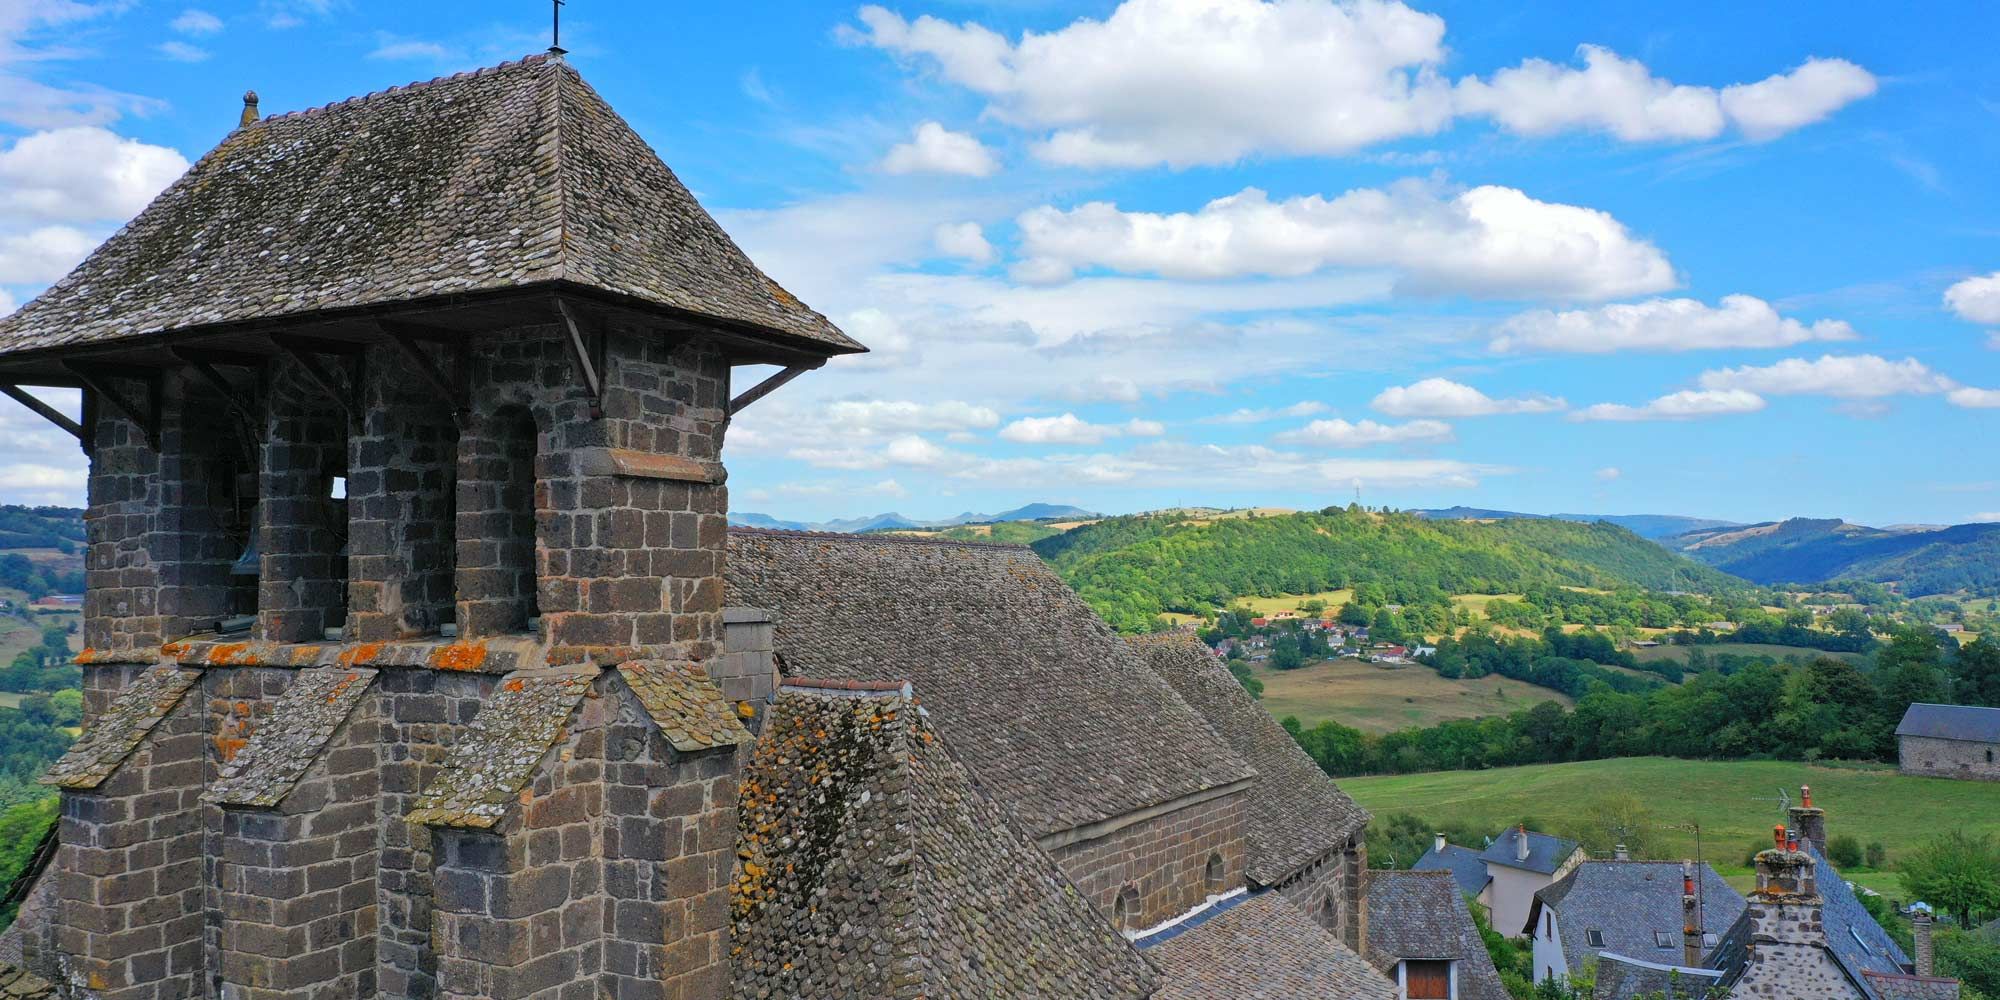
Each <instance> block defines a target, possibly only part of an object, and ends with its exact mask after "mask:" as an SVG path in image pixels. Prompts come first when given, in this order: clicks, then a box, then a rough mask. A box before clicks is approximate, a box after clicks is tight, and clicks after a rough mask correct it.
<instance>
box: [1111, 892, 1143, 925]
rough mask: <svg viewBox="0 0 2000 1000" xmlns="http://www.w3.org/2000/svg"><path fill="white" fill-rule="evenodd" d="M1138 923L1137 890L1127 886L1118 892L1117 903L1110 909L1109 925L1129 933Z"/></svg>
mask: <svg viewBox="0 0 2000 1000" xmlns="http://www.w3.org/2000/svg"><path fill="white" fill-rule="evenodd" d="M1138 921H1139V890H1138V888H1137V887H1135V886H1130V885H1128V886H1126V887H1125V888H1123V889H1120V890H1118V902H1117V903H1115V904H1114V905H1113V906H1112V908H1111V923H1112V925H1113V926H1115V927H1117V928H1118V929H1119V930H1121V931H1129V930H1132V929H1134V928H1133V925H1134V924H1136V923H1138Z"/></svg>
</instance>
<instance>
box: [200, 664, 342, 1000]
mask: <svg viewBox="0 0 2000 1000" xmlns="http://www.w3.org/2000/svg"><path fill="white" fill-rule="evenodd" d="M379 711H380V700H379V699H377V698H374V697H369V696H364V697H363V700H362V701H361V703H360V704H359V705H357V706H356V707H355V708H354V710H353V712H352V713H351V714H350V715H349V717H348V719H347V721H346V722H345V723H344V724H342V725H341V727H340V728H339V729H338V730H337V731H336V733H335V735H334V737H333V739H332V741H331V742H330V743H329V744H328V745H327V747H326V748H325V750H324V751H323V752H322V755H321V757H320V759H319V760H318V762H316V763H315V764H314V765H313V766H312V767H311V768H310V769H309V770H308V771H307V773H306V775H305V776H304V778H302V779H301V780H300V781H299V782H298V783H297V784H296V785H295V786H294V787H293V788H292V790H291V792H290V794H288V795H287V796H286V797H285V799H284V801H283V802H282V803H281V804H280V805H279V806H278V807H277V808H275V809H253V808H235V807H231V808H224V809H221V810H220V811H221V813H222V821H221V841H222V850H221V853H220V857H219V858H217V859H216V868H217V878H216V887H217V889H218V892H219V897H220V899H219V902H220V907H219V911H220V912H219V916H220V918H221V927H220V935H219V954H218V963H217V964H218V966H219V967H218V970H217V972H218V977H219V981H220V983H221V988H222V993H223V995H224V996H225V997H227V998H228V1000H308V998H318V997H343V998H345V997H356V998H359V997H369V996H373V995H374V994H375V978H376V956H375V929H376V912H377V909H376V904H377V900H376V885H375V869H376V856H377V853H378V852H377V850H376V841H377V836H378V828H379V825H380V820H379V818H378V816H377V803H378V801H379V799H380V797H381V796H380V789H381V773H380V749H381V745H380V742H379V729H380V728H381V727H380V722H379V717H378V714H379Z"/></svg>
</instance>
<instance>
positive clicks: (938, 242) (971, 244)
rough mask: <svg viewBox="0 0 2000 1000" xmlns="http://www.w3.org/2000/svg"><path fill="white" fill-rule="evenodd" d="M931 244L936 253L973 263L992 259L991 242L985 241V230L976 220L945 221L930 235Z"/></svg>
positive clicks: (982, 262)
mask: <svg viewBox="0 0 2000 1000" xmlns="http://www.w3.org/2000/svg"><path fill="white" fill-rule="evenodd" d="M931 243H932V245H934V246H936V247H937V251H938V253H941V254H944V255H945V256H947V257H956V258H958V259H960V260H969V261H971V262H973V263H975V264H984V263H986V262H988V261H990V260H992V259H993V244H991V243H988V242H987V241H986V231H985V230H983V229H981V228H980V227H979V223H977V222H946V223H941V224H940V225H939V226H938V227H937V231H936V232H935V233H933V234H932V236H931Z"/></svg>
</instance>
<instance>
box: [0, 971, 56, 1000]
mask: <svg viewBox="0 0 2000 1000" xmlns="http://www.w3.org/2000/svg"><path fill="white" fill-rule="evenodd" d="M55 995H56V987H55V984H54V983H51V982H49V981H48V980H46V979H43V978H42V977H40V976H37V975H35V974H34V973H32V972H29V971H28V970H26V969H17V968H15V967H14V966H11V965H0V1000H53V998H54V997H55Z"/></svg>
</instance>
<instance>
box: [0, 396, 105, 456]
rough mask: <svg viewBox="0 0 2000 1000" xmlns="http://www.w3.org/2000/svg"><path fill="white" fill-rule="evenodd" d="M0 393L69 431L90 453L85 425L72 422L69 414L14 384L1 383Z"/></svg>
mask: <svg viewBox="0 0 2000 1000" xmlns="http://www.w3.org/2000/svg"><path fill="white" fill-rule="evenodd" d="M0 393H5V394H6V396H7V398H8V399H11V400H13V401H14V402H16V403H19V404H21V405H22V406H25V407H27V408H28V409H30V410H33V411H35V414H36V415H37V416H39V417H41V418H42V419H43V420H46V421H48V422H49V423H52V424H54V425H56V426H57V427H60V428H62V429H63V430H64V431H67V432H68V433H69V435H70V436H71V437H74V438H76V443H77V444H80V445H82V446H83V450H84V451H85V452H86V453H88V452H89V451H90V440H89V438H88V437H86V436H85V435H84V432H83V425H82V424H79V423H77V422H76V421H74V420H71V419H70V418H69V415H68V414H65V413H63V412H62V411H61V410H58V409H56V408H55V407H53V406H50V405H49V404H47V403H44V402H42V401H41V400H40V399H37V398H36V397H35V396H34V395H33V394H31V393H29V392H28V391H27V390H25V389H23V388H21V387H20V386H18V385H15V384H14V383H12V382H0Z"/></svg>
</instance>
